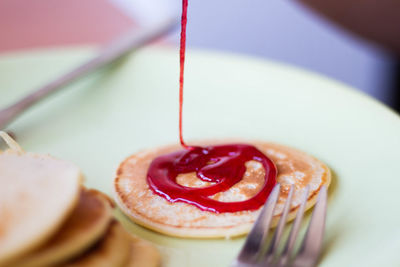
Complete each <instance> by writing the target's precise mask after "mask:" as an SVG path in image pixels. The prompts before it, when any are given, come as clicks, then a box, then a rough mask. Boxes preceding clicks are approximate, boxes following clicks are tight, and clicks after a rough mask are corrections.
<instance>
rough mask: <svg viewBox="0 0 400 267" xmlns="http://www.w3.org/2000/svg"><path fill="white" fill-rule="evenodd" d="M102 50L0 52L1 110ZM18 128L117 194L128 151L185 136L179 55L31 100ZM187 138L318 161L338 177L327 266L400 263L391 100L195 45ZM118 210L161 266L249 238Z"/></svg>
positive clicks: (397, 147)
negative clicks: (155, 222)
mask: <svg viewBox="0 0 400 267" xmlns="http://www.w3.org/2000/svg"><path fill="white" fill-rule="evenodd" d="M93 53H94V50H91V49H88V48H76V49H62V50H61V49H60V50H47V51H42V52H35V53H22V54H16V55H3V56H2V57H0V95H1V97H0V106H3V105H5V104H7V103H11V102H12V101H13V100H15V99H17V98H18V97H20V96H22V95H24V94H25V93H27V92H28V91H30V90H31V89H32V88H34V87H36V86H39V85H42V84H44V83H45V82H47V81H49V80H50V79H52V78H54V77H56V76H57V75H58V74H60V73H63V72H64V71H66V70H68V69H70V68H71V67H72V66H75V65H76V64H77V63H78V62H80V61H82V60H83V59H85V58H87V57H89V56H90V55H92V54H93ZM9 129H10V130H11V131H13V132H15V133H16V135H17V138H18V141H19V142H20V143H21V145H22V146H23V147H24V148H25V149H26V150H30V151H35V152H44V153H51V154H53V155H55V156H57V157H60V158H63V159H67V160H70V161H73V162H75V163H76V164H78V165H79V166H80V167H81V168H82V169H83V172H84V173H85V174H86V176H87V180H86V185H87V186H89V187H95V188H98V189H100V190H103V191H105V192H107V193H110V192H111V185H112V179H113V177H114V171H115V169H116V167H117V166H118V163H119V162H120V161H122V160H123V159H124V158H125V157H127V156H128V155H130V154H132V153H135V152H137V151H138V150H141V149H144V148H149V147H153V146H158V145H163V144H167V143H172V142H177V137H178V131H177V129H178V51H177V50H171V49H160V48H147V49H145V50H141V51H139V52H137V53H135V54H133V55H132V56H130V57H129V58H127V59H124V60H122V61H120V62H118V63H116V64H114V65H113V66H110V67H108V68H106V69H104V70H102V71H100V72H97V73H96V74H94V75H91V76H89V77H87V78H85V79H84V80H82V81H80V82H78V83H76V84H74V85H73V86H71V87H70V88H68V89H67V90H66V91H64V92H62V93H60V94H58V95H56V96H53V97H52V98H51V99H48V100H47V101H45V102H43V103H42V104H40V105H38V106H36V107H34V108H33V109H32V110H30V111H29V112H28V113H26V114H25V115H23V116H21V117H20V118H19V119H18V120H17V121H16V122H15V123H13V124H12V125H11V126H10V128H9ZM184 136H185V137H186V138H187V139H188V140H190V139H199V138H221V137H243V138H250V139H251V138H256V139H262V140H267V141H274V142H279V143H283V144H287V145H290V146H293V147H296V148H299V149H301V150H304V151H306V152H308V153H310V154H312V155H314V156H316V157H318V158H319V159H321V160H322V161H324V162H326V164H328V165H329V166H330V167H331V168H332V170H333V171H334V174H335V181H334V183H333V187H332V188H331V189H330V201H329V207H328V221H327V231H326V238H325V248H324V253H323V257H322V259H321V266H335V267H336V266H400V253H399V252H400V215H399V210H400V205H399V204H400V200H399V198H400V119H399V117H398V116H397V115H396V114H395V113H393V112H392V111H390V110H389V109H387V108H386V107H384V106H383V105H381V104H379V103H377V102H375V101H373V100H372V99H370V98H369V97H367V96H364V95H362V94H360V93H357V92H355V91H354V90H352V89H349V88H347V87H346V86H345V85H343V84H340V83H337V82H334V81H332V80H329V79H326V78H323V77H320V76H318V75H315V74H312V73H309V72H305V71H302V70H299V69H296V68H293V67H290V66H286V65H281V64H277V63H272V62H266V61H260V60H256V59H250V58H246V57H240V56H232V55H223V54H217V53H209V52H200V51H190V52H189V53H188V54H187V68H186V91H185V107H184ZM49 201H51V200H49ZM119 218H121V219H123V221H124V224H125V226H127V227H128V229H130V230H131V231H132V232H133V233H135V234H137V235H139V236H141V237H143V238H145V239H148V240H151V241H152V242H154V243H155V244H157V245H158V247H159V248H160V250H161V251H162V253H163V260H164V266H174V267H178V266H182V267H183V266H185V267H186V266H227V265H228V264H229V262H230V261H231V260H232V259H233V258H234V256H235V254H236V253H237V252H238V250H239V248H240V245H241V244H242V243H243V238H239V239H235V240H185V239H179V238H170V237H166V236H163V235H158V234H156V233H154V232H152V231H148V230H146V229H143V228H141V227H138V226H136V225H133V224H131V223H129V222H128V220H127V219H126V218H124V217H123V216H122V215H121V214H119Z"/></svg>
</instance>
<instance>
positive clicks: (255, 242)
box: [237, 184, 280, 263]
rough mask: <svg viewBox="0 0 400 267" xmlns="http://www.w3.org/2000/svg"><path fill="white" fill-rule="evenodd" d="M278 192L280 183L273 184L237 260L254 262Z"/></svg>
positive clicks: (267, 227)
mask: <svg viewBox="0 0 400 267" xmlns="http://www.w3.org/2000/svg"><path fill="white" fill-rule="evenodd" d="M279 192H280V184H277V185H275V187H274V189H273V190H272V192H271V194H270V195H269V197H268V200H267V203H266V204H265V205H264V207H263V208H262V210H261V213H260V215H259V216H258V218H257V220H256V222H255V223H254V226H253V228H252V230H251V231H250V233H249V235H248V236H247V239H246V243H245V244H244V246H243V248H242V250H241V251H240V253H239V256H238V257H237V261H241V262H247V263H255V262H256V259H257V257H258V252H259V251H260V249H261V247H262V245H263V243H264V241H265V238H266V236H267V234H268V230H269V225H270V223H271V220H272V217H273V212H274V208H275V205H276V202H277V200H278V196H279Z"/></svg>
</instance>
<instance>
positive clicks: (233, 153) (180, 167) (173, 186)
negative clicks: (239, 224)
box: [147, 0, 277, 213]
mask: <svg viewBox="0 0 400 267" xmlns="http://www.w3.org/2000/svg"><path fill="white" fill-rule="evenodd" d="M187 5H188V0H183V1H182V19H181V42H180V76H179V140H180V143H181V145H182V147H183V148H184V149H183V150H180V151H177V152H174V153H170V154H166V155H162V156H159V157H157V158H155V159H154V160H153V161H152V163H151V164H150V167H149V170H148V173H147V182H148V184H149V186H150V188H151V189H152V190H153V192H155V193H156V194H158V195H160V196H162V197H164V198H166V199H167V200H168V201H170V202H185V203H188V204H192V205H195V206H196V207H198V208H200V209H201V210H205V211H211V212H216V213H221V212H237V211H244V210H256V209H258V208H259V207H261V206H262V205H263V204H264V203H265V201H266V200H267V198H268V196H269V194H270V193H271V191H272V188H273V187H274V185H275V184H276V174H277V170H276V167H275V165H274V163H273V162H272V161H271V160H270V159H269V158H268V157H266V156H265V155H264V154H263V153H262V152H260V151H259V150H258V149H257V148H255V147H254V146H250V145H246V144H230V145H219V146H207V147H198V146H188V145H186V143H185V142H184V140H183V135H182V109H183V76H184V63H185V47H186V23H187ZM250 160H255V161H258V162H260V163H261V164H262V165H263V167H264V170H265V183H264V185H263V187H262V188H261V190H260V191H259V192H258V193H257V194H256V195H255V196H253V197H252V198H250V199H248V200H245V201H239V202H220V201H217V200H214V199H212V198H210V196H213V195H215V194H217V193H219V192H223V191H226V190H228V189H229V188H231V187H232V186H233V185H235V184H236V183H238V182H239V181H240V180H242V177H243V175H244V174H245V172H246V166H245V163H246V162H247V161H250ZM190 172H196V175H197V177H198V178H199V179H200V180H202V181H206V182H212V183H213V184H212V185H211V186H208V187H203V188H192V187H186V186H182V185H179V184H178V183H177V181H176V179H177V176H178V175H179V174H183V173H190Z"/></svg>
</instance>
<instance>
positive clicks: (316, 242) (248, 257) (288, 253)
mask: <svg viewBox="0 0 400 267" xmlns="http://www.w3.org/2000/svg"><path fill="white" fill-rule="evenodd" d="M279 192H280V185H279V184H277V185H276V186H275V188H274V189H273V191H272V192H271V194H270V196H269V198H268V201H267V203H266V204H265V206H264V208H263V209H262V211H261V213H260V215H259V217H258V218H257V220H256V222H255V223H254V226H253V229H252V230H251V232H250V234H249V235H248V237H247V239H246V242H245V244H244V246H243V248H242V250H241V251H240V253H239V255H238V257H237V258H236V259H235V261H234V262H233V263H232V265H231V266H232V267H251V266H266V267H284V266H295V267H312V266H315V265H316V263H317V260H318V256H319V254H320V250H321V247H322V240H323V236H324V229H325V218H326V206H327V191H326V187H325V186H322V187H321V190H320V192H319V196H318V200H317V204H316V205H315V208H314V211H313V214H312V217H311V220H310V222H309V225H308V229H307V233H306V235H305V237H304V239H303V241H302V244H301V246H300V249H299V251H298V252H297V253H296V254H295V253H294V244H295V242H296V239H297V236H298V232H299V229H300V224H301V221H302V219H303V214H304V210H305V206H306V203H307V198H308V192H309V188H308V187H307V188H306V190H305V192H304V194H303V197H302V201H301V204H300V207H299V210H298V212H297V216H296V219H295V221H294V223H293V226H292V229H291V231H290V234H289V237H288V239H287V241H286V243H285V246H284V249H283V251H282V252H278V246H279V244H280V243H281V242H282V240H281V239H282V231H283V228H284V226H285V224H286V219H287V215H288V214H289V210H290V203H291V200H292V196H293V192H294V188H293V186H292V187H291V189H290V191H289V195H288V197H287V199H286V202H285V206H284V208H283V212H282V215H281V218H280V220H279V223H278V226H277V227H276V229H275V232H274V234H273V237H272V240H271V242H270V243H269V244H268V247H267V248H266V249H265V246H264V243H265V240H266V238H267V235H268V231H269V228H270V223H271V220H272V217H273V214H274V208H275V205H276V202H277V200H278V197H279Z"/></svg>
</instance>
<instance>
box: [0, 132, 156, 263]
mask: <svg viewBox="0 0 400 267" xmlns="http://www.w3.org/2000/svg"><path fill="white" fill-rule="evenodd" d="M0 136H1V137H3V139H4V140H5V141H6V142H7V144H8V145H9V146H10V149H8V150H6V151H3V152H1V151H0V266H16V267H20V266H21V267H22V266H138V267H140V266H157V265H158V264H159V254H158V252H157V250H156V249H155V248H154V247H153V246H152V245H151V244H149V243H147V242H146V241H143V240H140V239H138V238H136V237H133V236H132V235H130V234H129V233H127V232H126V231H125V230H124V229H123V227H122V226H121V225H120V224H119V223H118V222H117V221H116V220H115V219H113V204H112V202H111V201H110V200H109V198H108V197H107V196H106V195H104V194H102V193H100V192H99V191H96V190H90V189H87V188H85V187H83V186H82V180H83V179H82V174H81V172H80V170H79V168H78V167H76V166H75V165H73V164H71V163H69V162H65V161H62V160H59V159H55V158H53V157H50V156H47V155H38V154H33V153H27V152H24V151H22V149H21V148H20V147H19V146H18V144H17V143H15V141H14V140H12V139H11V138H10V137H9V136H7V135H6V134H5V133H4V132H0Z"/></svg>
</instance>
